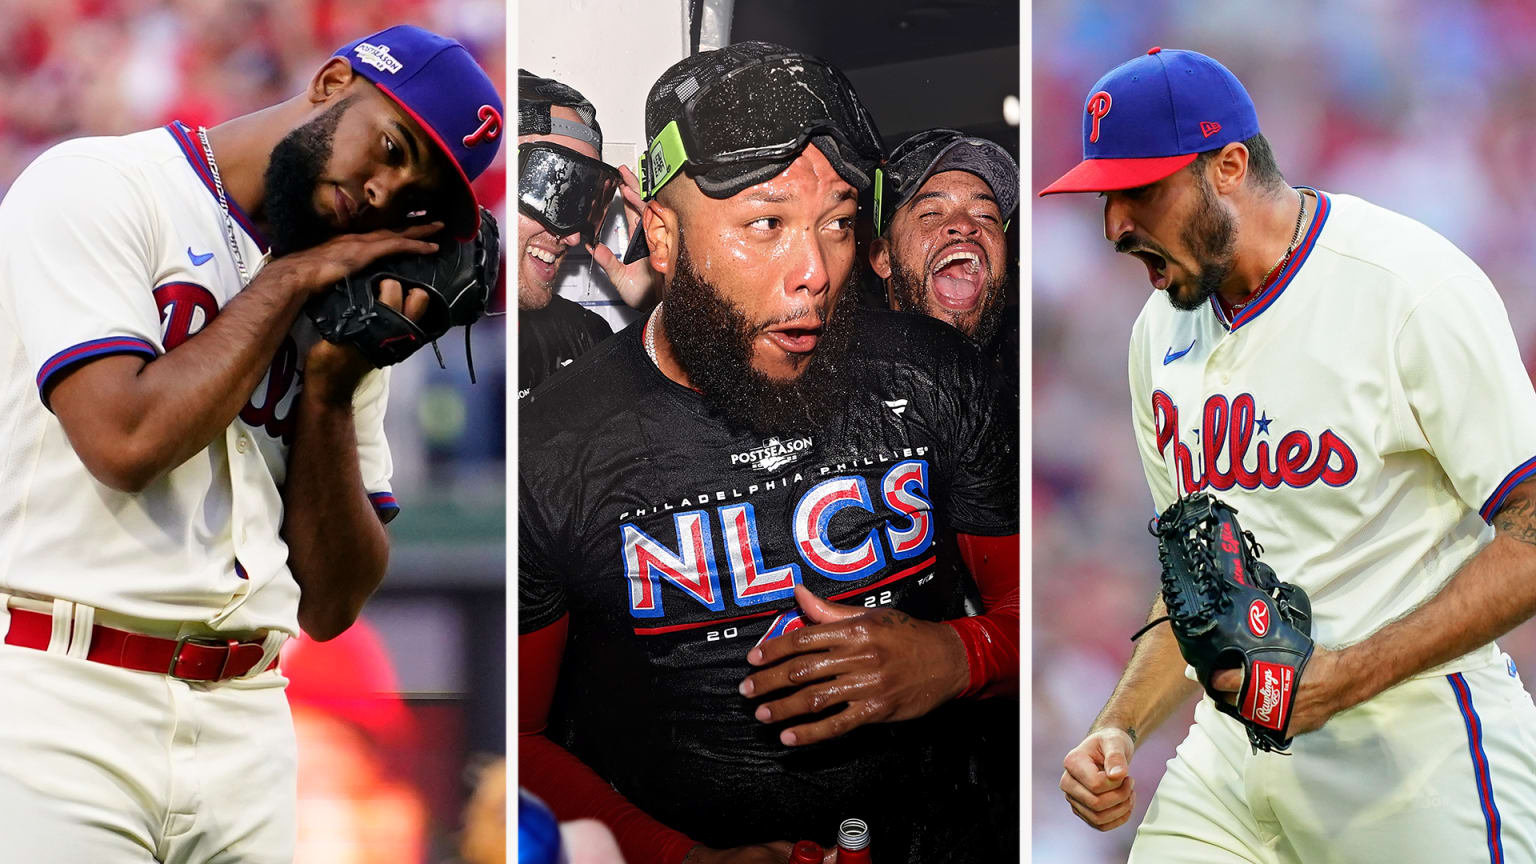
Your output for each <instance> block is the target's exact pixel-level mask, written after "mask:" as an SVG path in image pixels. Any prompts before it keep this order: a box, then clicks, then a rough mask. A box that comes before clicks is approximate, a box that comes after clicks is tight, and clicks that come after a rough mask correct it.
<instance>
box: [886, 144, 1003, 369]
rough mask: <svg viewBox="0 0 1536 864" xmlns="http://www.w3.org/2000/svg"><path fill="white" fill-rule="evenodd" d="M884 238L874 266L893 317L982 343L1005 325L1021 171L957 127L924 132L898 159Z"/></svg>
mask: <svg viewBox="0 0 1536 864" xmlns="http://www.w3.org/2000/svg"><path fill="white" fill-rule="evenodd" d="M884 174H885V178H886V179H887V181H888V182H889V190H888V191H887V192H886V194H885V195H884V196H883V200H882V203H881V208H880V209H881V210H882V212H881V214H880V222H881V224H880V225H879V226H878V227H879V228H880V229H881V235H880V236H879V237H876V238H875V239H874V241H873V242H872V243H871V244H870V247H869V263H870V266H871V267H873V268H874V271H875V273H876V274H878V275H879V276H880V278H881V279H884V280H886V283H885V284H886V293H887V295H888V299H889V301H890V304H891V308H892V309H899V310H901V311H903V312H919V313H922V314H925V315H931V316H933V317H934V318H937V319H939V320H940V321H945V322H948V323H949V324H951V325H953V326H954V327H955V328H956V329H958V330H959V331H960V332H962V333H964V334H965V335H966V336H968V337H970V339H971V340H972V341H973V342H976V343H977V344H979V345H989V344H990V343H991V342H992V339H993V337H994V336H996V335H997V333H998V330H999V328H1000V327H1001V326H1002V325H1003V323H1004V322H1003V317H1004V316H1003V309H1004V304H1005V302H1006V301H1007V293H1008V292H1007V285H1006V280H1007V276H1008V260H1007V258H1008V244H1007V241H1006V240H1005V239H1004V237H1003V232H1004V231H1005V230H1006V226H1007V223H1008V220H1009V219H1012V218H1013V213H1014V210H1015V209H1016V208H1017V207H1018V204H1019V166H1018V163H1016V162H1014V161H1013V157H1012V156H1009V155H1008V151H1007V150H1004V149H1003V148H1002V147H1001V146H1000V145H998V144H996V143H995V142H992V141H988V140H987V139H985V138H972V137H967V136H966V135H964V134H963V133H960V132H956V131H955V130H953V129H930V130H928V131H926V132H919V133H917V134H916V135H913V136H912V137H910V138H908V139H907V140H905V141H903V142H901V144H899V145H897V147H896V149H895V150H892V151H891V159H890V162H889V163H888V164H887V165H886V167H885V171H884Z"/></svg>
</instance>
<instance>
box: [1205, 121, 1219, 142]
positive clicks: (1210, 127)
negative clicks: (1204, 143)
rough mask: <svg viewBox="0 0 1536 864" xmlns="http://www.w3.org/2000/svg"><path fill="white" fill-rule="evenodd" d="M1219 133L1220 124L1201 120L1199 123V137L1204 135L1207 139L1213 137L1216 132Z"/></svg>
mask: <svg viewBox="0 0 1536 864" xmlns="http://www.w3.org/2000/svg"><path fill="white" fill-rule="evenodd" d="M1220 131H1221V124H1220V123H1212V122H1211V121H1209V120H1201V121H1200V134H1201V135H1204V136H1205V137H1207V138H1209V137H1211V136H1212V135H1215V134H1216V133H1217V132H1220Z"/></svg>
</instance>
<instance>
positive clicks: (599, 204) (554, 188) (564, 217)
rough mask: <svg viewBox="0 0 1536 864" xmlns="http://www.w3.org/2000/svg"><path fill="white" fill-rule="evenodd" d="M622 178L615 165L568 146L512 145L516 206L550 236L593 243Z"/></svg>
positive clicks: (534, 143)
mask: <svg viewBox="0 0 1536 864" xmlns="http://www.w3.org/2000/svg"><path fill="white" fill-rule="evenodd" d="M623 182H624V181H623V178H622V177H621V176H620V175H619V170H618V169H617V168H614V167H613V166H612V165H609V164H607V163H605V162H602V161H600V160H597V159H593V158H592V157H590V156H583V155H582V154H580V153H577V152H576V151H574V150H571V149H570V148H568V147H561V146H560V145H559V144H551V143H549V142H547V141H536V142H533V143H531V144H519V145H517V208H518V210H520V211H521V212H522V213H524V214H526V215H527V216H528V218H530V219H533V220H535V221H537V222H538V223H539V224H540V225H543V226H544V227H545V228H546V229H548V230H549V232H550V233H551V234H554V235H555V236H556V237H565V236H568V235H570V234H575V233H578V232H579V233H580V234H581V239H582V242H584V243H591V242H594V241H595V240H596V238H597V230H598V229H599V228H601V227H602V224H603V215H604V214H606V213H607V212H608V205H609V203H611V202H612V201H613V193H615V192H617V191H618V189H619V187H620V186H622V185H623Z"/></svg>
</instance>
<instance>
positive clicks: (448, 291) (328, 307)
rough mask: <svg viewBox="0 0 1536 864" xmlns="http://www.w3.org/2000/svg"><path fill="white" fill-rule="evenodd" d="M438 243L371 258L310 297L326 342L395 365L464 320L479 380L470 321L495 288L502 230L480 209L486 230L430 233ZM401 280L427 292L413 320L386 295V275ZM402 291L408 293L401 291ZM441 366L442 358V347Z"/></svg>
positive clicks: (434, 344) (307, 307) (466, 342)
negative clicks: (382, 288) (458, 236)
mask: <svg viewBox="0 0 1536 864" xmlns="http://www.w3.org/2000/svg"><path fill="white" fill-rule="evenodd" d="M431 239H432V240H433V241H434V242H436V243H437V244H438V250H437V251H436V252H434V253H432V254H431V255H392V256H390V257H388V258H380V259H379V260H377V261H375V262H373V263H372V264H369V265H368V266H366V267H364V268H363V269H361V270H358V271H357V272H355V273H353V274H352V275H350V276H348V277H347V278H345V279H343V280H341V281H340V282H337V283H336V284H335V285H334V286H332V288H331V290H329V291H323V292H320V293H318V294H316V295H315V296H313V297H311V298H310V299H309V302H308V303H306V304H305V306H304V311H305V312H306V313H308V314H309V317H310V319H311V320H313V321H314V322H315V327H316V328H318V329H319V331H320V335H321V336H322V337H324V338H325V340H326V341H327V342H334V343H336V344H337V345H352V346H354V347H356V348H357V350H359V351H361V352H362V354H363V356H364V357H365V358H367V360H368V362H369V363H372V364H373V365H374V366H375V367H384V366H390V365H393V364H395V363H399V362H400V361H401V360H404V359H405V358H407V357H409V356H411V355H412V354H414V353H416V350H417V349H418V348H420V347H421V346H423V345H425V344H427V343H429V342H430V343H432V350H433V351H437V340H438V338H440V337H441V336H442V335H443V334H444V333H447V332H448V329H449V328H450V327H457V326H461V325H462V326H463V327H464V353H465V357H466V359H467V360H468V362H469V378H470V380H471V381H473V380H474V379H475V366H474V360H473V358H472V357H471V356H470V354H469V325H471V324H473V323H475V322H476V321H478V320H480V316H481V315H483V314H485V308H486V305H487V304H488V303H489V302H490V299H491V292H492V291H493V290H495V288H496V278H497V276H498V274H499V272H500V267H501V264H500V258H501V235H500V231H499V230H498V227H497V225H496V219H495V217H493V216H492V215H491V212H490V211H489V210H487V209H485V208H484V207H482V208H480V230H479V232H477V233H476V235H475V236H474V237H472V238H470V239H469V240H465V241H462V242H461V241H458V240H455V239H454V238H453V237H451V236H449V235H448V234H446V233H443V234H439V235H437V236H435V237H432V238H431ZM384 279H397V280H399V282H400V285H401V287H402V288H404V293H409V292H410V290H411V288H420V289H422V290H424V291H426V292H427V297H428V301H427V311H426V312H425V313H424V314H423V315H422V316H421V320H420V321H414V322H413V321H411V319H409V318H407V317H405V316H404V315H403V314H401V313H400V312H399V311H397V310H395V309H391V308H389V307H388V306H386V305H384V304H382V303H380V302H379V282H380V281H382V280H384ZM402 296H403V295H402ZM437 362H438V365H439V366H441V365H442V363H443V355H442V353H441V352H438V354H437Z"/></svg>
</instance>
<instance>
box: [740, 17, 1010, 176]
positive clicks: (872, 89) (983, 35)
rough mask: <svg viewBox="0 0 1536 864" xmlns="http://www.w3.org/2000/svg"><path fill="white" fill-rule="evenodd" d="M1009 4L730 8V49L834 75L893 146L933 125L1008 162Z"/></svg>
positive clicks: (888, 144) (888, 145) (887, 143)
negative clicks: (976, 138) (743, 47)
mask: <svg viewBox="0 0 1536 864" xmlns="http://www.w3.org/2000/svg"><path fill="white" fill-rule="evenodd" d="M1019 8H1020V4H1019V2H1018V0H845V2H837V0H735V8H734V11H733V14H732V19H731V32H730V37H731V41H732V42H744V41H747V40H753V39H757V40H762V41H765V42H775V43H778V44H781V45H786V46H789V47H791V48H796V49H798V50H801V51H805V52H807V53H810V54H815V55H817V56H819V57H821V58H823V59H825V60H827V61H829V62H831V63H832V64H833V65H835V66H837V67H838V68H840V69H842V70H843V72H844V73H845V74H847V75H848V77H849V79H850V80H852V81H853V83H854V87H855V88H856V89H857V90H858V92H859V96H860V97H861V98H862V99H863V100H864V103H865V104H866V105H867V106H869V109H870V111H871V113H873V114H874V115H875V122H876V123H877V124H878V125H879V126H880V131H881V133H882V134H883V136H884V137H885V139H886V146H887V147H894V146H895V145H896V144H898V143H900V141H901V140H902V139H904V138H905V137H906V136H907V135H909V134H911V133H913V132H916V131H919V130H921V129H928V128H933V127H937V126H944V127H949V128H954V129H960V130H961V131H963V132H966V133H968V134H972V135H980V136H984V137H987V138H991V139H994V140H996V141H998V142H999V143H1002V144H1003V145H1004V146H1006V147H1007V148H1008V149H1009V151H1010V152H1012V153H1014V154H1015V156H1017V154H1018V134H1019V133H1018V128H1017V127H1016V126H1010V125H1008V124H1006V123H1005V122H1003V118H1002V102H1003V99H1004V97H1006V96H1009V95H1012V96H1018V95H1019V92H1020V84H1019V69H1020V65H1019V59H1020V58H1019Z"/></svg>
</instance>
